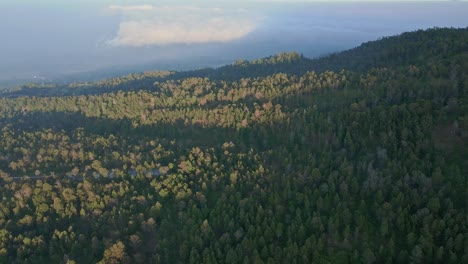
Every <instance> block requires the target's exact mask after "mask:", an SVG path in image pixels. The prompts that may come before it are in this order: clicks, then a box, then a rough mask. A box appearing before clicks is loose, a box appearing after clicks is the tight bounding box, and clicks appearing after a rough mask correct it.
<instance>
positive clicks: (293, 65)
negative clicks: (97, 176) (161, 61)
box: [0, 28, 468, 97]
mask: <svg viewBox="0 0 468 264" xmlns="http://www.w3.org/2000/svg"><path fill="white" fill-rule="evenodd" d="M467 52H468V28H461V29H455V28H433V29H427V30H418V31H414V32H407V33H403V34H401V35H397V36H392V37H385V38H383V39H380V40H376V41H370V42H367V43H364V44H362V45H360V46H358V47H356V48H353V49H350V50H347V51H343V52H338V53H335V54H331V55H328V56H325V57H322V58H317V59H309V58H306V57H304V56H303V55H301V54H299V53H296V52H291V53H280V54H277V55H274V56H270V57H267V58H262V59H257V60H252V61H247V60H239V61H237V62H235V63H233V64H231V65H226V66H222V67H220V68H217V69H213V68H205V69H198V70H192V71H184V72H175V71H173V72H167V71H163V72H159V71H156V72H145V73H137V74H130V75H126V76H123V77H117V78H111V79H106V80H102V81H98V82H90V83H72V84H68V85H48V86H42V85H37V84H30V85H24V86H21V87H18V88H16V89H13V90H10V91H8V92H3V94H2V93H0V97H18V96H62V95H78V94H99V93H108V92H113V91H118V90H121V91H128V90H154V89H155V86H154V82H164V81H168V80H182V79H185V78H192V77H197V78H208V79H210V80H225V81H237V80H239V79H242V78H256V77H265V76H269V75H273V74H276V73H286V74H292V75H303V74H305V73H306V72H309V71H315V72H317V73H321V72H325V71H335V72H338V71H341V70H348V71H354V72H366V71H368V70H370V69H372V68H386V67H401V66H408V65H418V66H421V65H422V64H426V65H428V64H431V63H433V62H435V61H439V60H446V59H450V58H453V57H454V56H463V54H466V53H467Z"/></svg>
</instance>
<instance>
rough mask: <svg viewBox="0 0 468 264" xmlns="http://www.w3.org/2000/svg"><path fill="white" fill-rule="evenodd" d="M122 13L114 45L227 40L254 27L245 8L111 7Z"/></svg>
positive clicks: (245, 33)
mask: <svg viewBox="0 0 468 264" xmlns="http://www.w3.org/2000/svg"><path fill="white" fill-rule="evenodd" d="M109 8H110V9H112V10H118V11H120V12H121V13H122V21H121V23H120V25H119V30H118V32H117V35H116V36H115V37H114V38H113V39H111V40H110V41H109V42H108V43H109V44H111V45H114V46H133V47H140V46H149V45H168V44H176V43H186V44H190V43H208V42H228V41H232V40H236V39H239V38H242V37H244V36H245V35H247V34H248V33H250V32H252V31H253V30H254V29H255V22H254V19H252V18H250V17H249V16H248V12H245V10H236V11H232V10H230V11H227V10H223V9H220V8H201V7H193V6H165V7H155V6H151V5H144V6H110V7H109Z"/></svg>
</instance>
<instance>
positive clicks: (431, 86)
mask: <svg viewBox="0 0 468 264" xmlns="http://www.w3.org/2000/svg"><path fill="white" fill-rule="evenodd" d="M467 37H468V28H465V29H453V28H451V29H439V28H436V29H428V30H419V31H415V32H408V33H404V34H402V35H399V36H394V37H388V38H383V39H381V40H377V41H373V42H369V43H365V44H363V45H361V46H359V47H357V48H355V49H352V50H349V51H344V52H341V53H337V54H332V55H329V56H325V57H323V58H318V59H307V58H305V57H303V56H302V55H300V54H297V53H282V54H278V55H274V56H271V57H269V58H264V59H259V60H254V61H245V60H239V61H237V62H236V63H234V64H232V65H228V66H224V67H221V68H218V69H203V70H197V71H189V72H169V71H168V72H147V73H141V74H133V75H128V76H125V77H121V78H114V79H108V80H103V81H100V82H94V83H75V84H69V85H65V86H63V85H62V86H61V85H50V86H49V87H41V86H34V85H30V86H28V87H26V86H25V87H21V88H19V89H17V90H15V91H9V92H7V93H3V94H1V95H0V97H1V98H0V196H1V202H0V263H97V262H100V263H468V228H467V200H468V184H467V183H468V181H467V176H466V175H468V143H467V142H468V95H467V86H468V39H467Z"/></svg>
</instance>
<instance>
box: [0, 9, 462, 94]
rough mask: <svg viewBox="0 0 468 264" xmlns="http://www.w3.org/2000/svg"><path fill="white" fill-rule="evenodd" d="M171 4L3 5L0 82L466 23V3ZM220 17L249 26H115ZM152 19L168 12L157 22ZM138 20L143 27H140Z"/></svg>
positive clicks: (349, 41) (314, 47)
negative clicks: (195, 31)
mask: <svg viewBox="0 0 468 264" xmlns="http://www.w3.org/2000/svg"><path fill="white" fill-rule="evenodd" d="M177 3H178V2H177V1H176V2H174V4H173V5H170V4H169V3H165V4H161V5H162V6H163V8H166V10H164V9H163V10H162V11H158V10H159V9H158V8H160V7H159V6H151V9H150V8H148V7H149V6H148V7H147V8H146V9H149V10H145V6H142V7H143V8H135V10H133V11H132V10H130V11H129V10H128V8H127V9H124V8H121V7H120V6H111V5H105V4H103V3H101V4H100V3H99V2H97V3H90V2H85V1H82V2H80V1H70V2H68V1H67V2H66V3H65V2H64V3H58V4H57V3H56V4H54V5H53V6H50V4H48V2H47V1H45V2H44V3H43V4H40V3H31V4H29V5H26V4H23V5H22V4H21V2H20V3H18V4H17V5H16V4H14V3H13V2H8V1H6V2H2V3H0V34H1V35H2V36H5V38H2V44H1V46H0V58H1V60H0V87H1V86H5V85H9V86H11V85H12V84H17V83H23V82H30V81H42V80H44V81H47V80H52V81H55V82H61V81H77V80H85V79H88V80H95V79H101V78H105V77H113V76H118V75H121V74H128V73H131V72H138V71H145V70H181V69H193V68H199V67H205V66H220V65H223V64H228V63H232V62H233V61H234V60H236V59H239V58H244V59H253V58H259V57H264V56H268V55H270V54H275V53H279V52H284V51H297V52H299V53H302V54H304V55H306V56H308V57H316V56H320V55H324V54H327V53H330V52H335V51H340V50H344V49H347V48H351V47H354V46H357V45H359V44H360V43H362V42H365V41H369V40H373V39H376V38H379V37H383V36H388V35H394V34H399V33H401V32H404V31H409V30H415V29H419V28H428V27H433V26H448V27H450V26H455V27H459V26H462V27H463V26H466V25H467V24H468V16H466V14H467V12H468V3H466V2H418V3H416V2H414V3H413V2H394V3H382V2H379V3H308V4H299V3H281V2H279V3H268V4H264V3H263V4H262V3H261V2H260V3H259V2H255V1H252V2H251V3H249V2H240V3H239V4H236V5H235V6H234V5H233V4H232V3H224V2H219V3H215V4H213V3H208V2H207V3H205V4H202V5H201V7H197V8H194V7H190V6H186V4H185V5H181V4H180V3H179V4H177ZM215 8H216V9H215ZM158 12H162V13H158ZM167 14H170V15H167ZM221 15H222V16H223V17H229V18H230V19H231V20H225V21H224V23H225V25H224V26H225V27H226V28H227V27H231V24H234V25H237V24H239V25H242V24H241V23H244V24H246V25H245V27H248V29H249V30H250V31H248V32H239V34H238V35H236V36H233V37H237V38H235V39H233V40H231V41H222V42H216V41H215V42H204V41H203V39H200V41H201V42H200V43H194V42H193V41H195V40H194V39H192V40H191V39H189V38H188V37H187V38H186V39H175V40H173V41H176V42H177V41H178V43H171V44H169V43H165V42H164V41H169V40H170V39H162V37H160V38H158V37H156V38H154V39H146V40H145V41H147V43H148V44H146V45H142V46H131V44H132V42H131V41H133V40H135V37H134V36H133V35H131V34H127V35H125V34H126V33H125V32H124V31H123V30H124V29H125V28H124V26H125V25H128V24H126V23H128V22H130V21H134V22H135V23H136V25H137V26H138V25H140V24H141V27H142V28H148V27H155V28H156V29H159V30H160V31H158V32H159V33H158V34H160V35H161V34H164V33H166V31H164V30H165V28H168V30H170V27H176V26H177V28H179V29H185V28H188V27H189V26H190V25H191V24H196V23H205V24H201V25H203V26H204V27H205V28H206V27H209V26H210V25H211V24H209V23H210V22H209V21H208V22H206V21H205V22H203V21H204V20H202V22H197V21H198V20H197V19H201V18H204V19H208V18H210V17H214V18H216V17H218V16H221ZM160 16H168V17H167V18H165V17H164V20H161V21H160V20H157V17H160ZM155 17H156V18H155ZM161 19H162V18H161ZM142 21H149V22H147V23H149V24H146V25H143V24H142V23H143V22H142ZM140 22H141V23H140ZM138 23H140V24H138ZM218 23H219V22H218ZM139 29H140V28H135V30H136V31H137V30H139ZM213 30H215V29H213ZM229 30H231V29H230V28H229ZM232 31H235V29H232ZM214 32H217V31H216V30H215V31H214ZM221 32H223V31H221ZM141 33H142V34H144V35H148V34H149V33H148V32H141ZM199 34H203V32H202V31H200V32H199ZM213 34H215V33H213ZM242 34H244V35H242ZM182 35H183V34H182ZM117 37H121V38H124V37H126V38H127V42H125V43H126V44H127V45H123V44H122V43H120V44H121V45H117V44H118V43H117V44H116V42H112V40H113V39H114V40H115V39H116V38H117ZM220 37H222V36H220ZM192 38H194V37H192ZM191 41H192V42H191ZM34 76H36V78H34Z"/></svg>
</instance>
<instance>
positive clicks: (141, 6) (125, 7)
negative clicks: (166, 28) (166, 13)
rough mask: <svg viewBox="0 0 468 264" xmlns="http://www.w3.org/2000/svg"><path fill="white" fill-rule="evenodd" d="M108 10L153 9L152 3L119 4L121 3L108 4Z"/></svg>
mask: <svg viewBox="0 0 468 264" xmlns="http://www.w3.org/2000/svg"><path fill="white" fill-rule="evenodd" d="M109 9H110V10H117V11H150V10H153V6H152V5H131V6H121V5H111V6H109Z"/></svg>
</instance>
